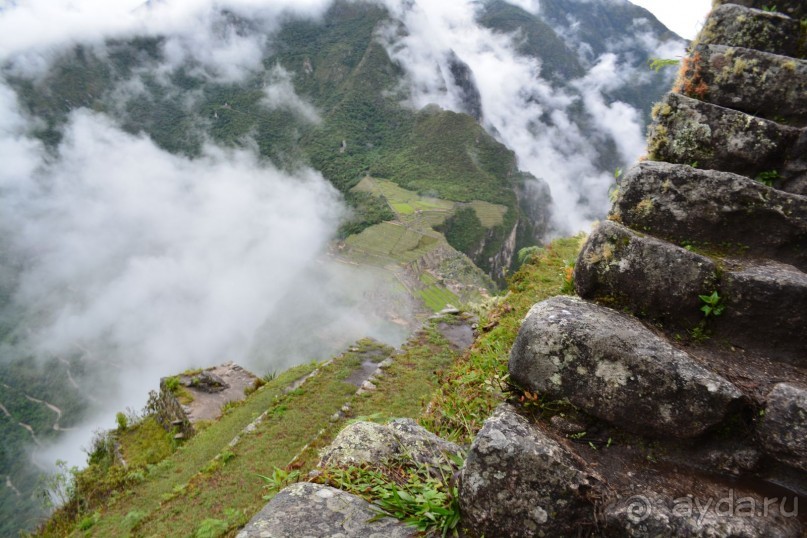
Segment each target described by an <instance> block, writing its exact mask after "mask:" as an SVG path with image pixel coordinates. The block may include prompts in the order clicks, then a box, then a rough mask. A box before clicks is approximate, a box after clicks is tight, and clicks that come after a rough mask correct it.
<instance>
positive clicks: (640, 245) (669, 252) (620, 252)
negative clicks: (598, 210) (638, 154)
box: [574, 198, 717, 328]
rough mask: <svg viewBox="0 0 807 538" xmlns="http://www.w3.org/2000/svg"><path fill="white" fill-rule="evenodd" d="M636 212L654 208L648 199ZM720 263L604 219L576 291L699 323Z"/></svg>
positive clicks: (670, 319)
mask: <svg viewBox="0 0 807 538" xmlns="http://www.w3.org/2000/svg"><path fill="white" fill-rule="evenodd" d="M631 211H632V212H635V213H644V212H645V211H647V212H652V211H654V202H653V201H652V199H651V198H645V199H643V200H641V201H640V202H638V203H637V204H635V206H634V207H632V208H631ZM716 279H717V268H716V266H715V264H714V263H713V262H712V261H711V260H710V259H709V258H707V257H705V256H701V255H699V254H695V253H694V252H690V251H688V250H686V249H684V248H681V247H677V246H675V245H672V244H670V243H667V242H665V241H660V240H658V239H654V238H652V237H646V236H640V235H638V234H636V233H634V232H633V231H631V230H629V229H628V228H626V227H624V226H622V225H620V224H617V223H615V222H611V221H605V222H602V223H600V225H599V226H598V227H597V228H596V229H595V230H594V231H593V232H592V233H591V235H590V236H589V238H588V240H587V241H586V244H585V245H584V246H583V249H582V250H581V252H580V255H579V257H578V259H577V263H576V265H575V273H574V282H575V288H576V290H577V293H578V294H579V295H580V296H581V297H583V298H585V299H597V300H598V301H601V302H604V303H606V304H609V305H611V306H615V307H620V308H629V309H630V310H631V311H633V312H635V313H638V314H640V315H643V316H649V317H652V318H653V319H657V320H660V321H662V322H664V323H665V325H670V326H679V327H684V328H689V327H692V326H693V325H696V324H697V323H698V322H699V321H700V319H701V318H702V317H703V314H702V313H701V312H700V310H699V309H700V306H701V303H700V299H698V295H699V294H706V293H711V292H712V290H714V289H715V282H716Z"/></svg>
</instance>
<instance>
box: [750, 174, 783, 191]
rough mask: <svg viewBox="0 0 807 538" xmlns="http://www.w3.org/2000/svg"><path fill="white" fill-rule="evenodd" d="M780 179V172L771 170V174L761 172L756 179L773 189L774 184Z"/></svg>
mask: <svg viewBox="0 0 807 538" xmlns="http://www.w3.org/2000/svg"><path fill="white" fill-rule="evenodd" d="M779 177H780V176H779V172H777V171H776V170H771V171H769V172H760V173H759V174H758V175H757V177H755V178H754V179H755V180H757V181H759V182H760V183H762V184H764V185H767V186H768V187H773V182H774V181H776V180H777V179H779Z"/></svg>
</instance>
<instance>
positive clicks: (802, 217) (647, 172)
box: [611, 162, 807, 271]
mask: <svg viewBox="0 0 807 538" xmlns="http://www.w3.org/2000/svg"><path fill="white" fill-rule="evenodd" d="M611 218H612V219H614V220H616V221H618V222H621V223H623V224H625V225H627V226H630V227H631V228H634V229H636V230H641V231H645V232H649V233H652V234H654V235H657V236H660V237H664V238H665V239H667V240H671V241H674V242H676V243H678V244H684V243H690V244H694V243H698V244H704V243H706V244H707V245H709V246H711V247H713V248H718V249H727V250H741V251H742V252H744V253H745V254H747V255H749V256H756V257H765V258H772V259H774V260H777V261H781V262H785V263H789V264H792V265H794V266H796V267H798V268H799V269H801V270H803V271H804V270H807V196H800V195H796V194H790V193H786V192H782V191H779V190H776V189H773V188H771V187H768V186H766V185H764V184H762V183H760V182H759V181H754V180H752V179H749V178H747V177H744V176H740V175H737V174H731V173H728V172H718V171H715V170H700V169H696V168H692V167H690V166H687V165H682V164H669V163H662V162H643V163H640V164H638V165H637V166H635V167H633V168H631V169H630V170H629V171H628V172H627V174H625V176H624V177H623V178H622V179H621V181H620V182H619V193H618V196H617V199H616V201H615V203H614V205H613V208H612V210H611Z"/></svg>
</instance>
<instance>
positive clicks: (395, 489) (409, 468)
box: [321, 456, 462, 536]
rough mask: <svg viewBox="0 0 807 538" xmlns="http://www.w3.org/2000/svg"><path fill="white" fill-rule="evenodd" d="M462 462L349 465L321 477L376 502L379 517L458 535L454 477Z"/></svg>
mask: <svg viewBox="0 0 807 538" xmlns="http://www.w3.org/2000/svg"><path fill="white" fill-rule="evenodd" d="M447 457H448V456H447ZM461 463H462V462H461V460H460V461H452V462H448V461H447V462H446V463H444V464H443V465H439V466H429V465H423V464H411V463H410V464H406V465H397V466H396V465H394V463H393V464H391V465H381V466H363V467H348V468H347V469H331V470H328V471H327V472H326V474H325V475H323V477H321V479H322V480H323V481H324V482H325V483H329V484H330V485H332V486H334V487H338V488H340V489H342V490H345V491H347V492H350V493H353V494H355V495H359V496H361V497H364V498H365V499H366V500H368V501H371V502H374V503H375V504H376V506H378V507H379V508H380V509H381V510H382V512H380V513H379V514H378V518H379V519H380V518H382V517H385V516H387V515H390V516H392V517H394V518H396V519H399V520H401V521H403V522H404V523H406V524H407V525H410V526H412V527H414V528H416V529H417V530H419V531H421V532H428V531H437V532H439V533H440V535H441V536H449V535H452V536H455V535H456V534H457V532H456V529H457V526H458V525H459V520H460V512H459V497H458V492H457V486H456V485H455V484H453V481H452V480H451V477H452V476H453V474H454V472H455V471H456V469H457V468H459V467H460V466H461Z"/></svg>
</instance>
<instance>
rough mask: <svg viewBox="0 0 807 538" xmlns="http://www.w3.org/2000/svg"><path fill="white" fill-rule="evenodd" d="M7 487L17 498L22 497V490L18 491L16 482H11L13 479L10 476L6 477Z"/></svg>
mask: <svg viewBox="0 0 807 538" xmlns="http://www.w3.org/2000/svg"><path fill="white" fill-rule="evenodd" d="M6 487H7V488H8V489H10V490H11V491H13V492H14V495H16V496H17V497H22V493H20V490H18V489H17V487H16V486H15V485H14V482H12V481H11V477H10V476H9V475H6Z"/></svg>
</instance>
